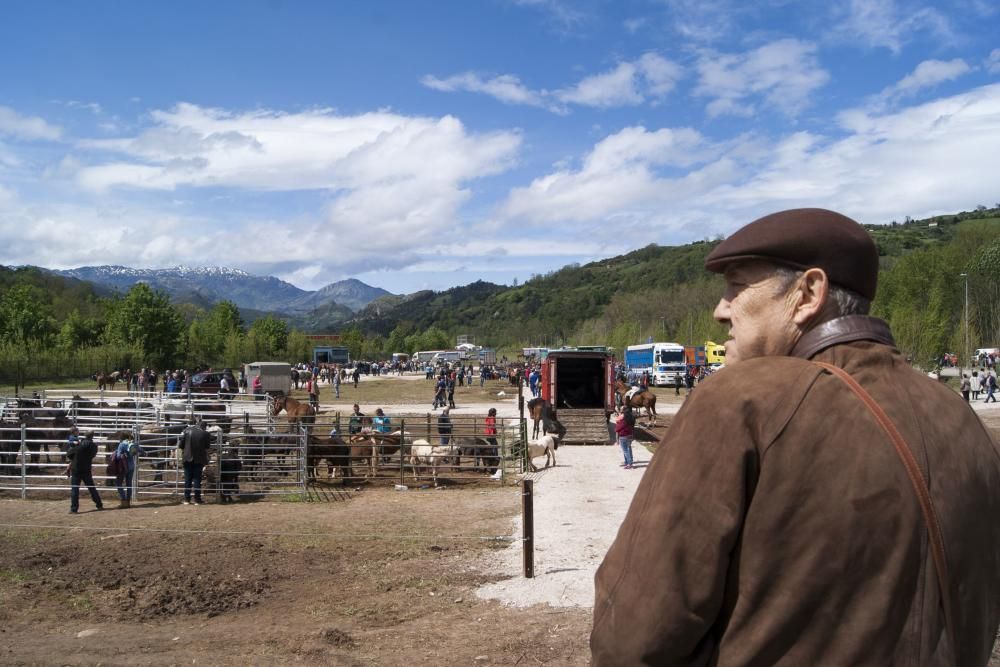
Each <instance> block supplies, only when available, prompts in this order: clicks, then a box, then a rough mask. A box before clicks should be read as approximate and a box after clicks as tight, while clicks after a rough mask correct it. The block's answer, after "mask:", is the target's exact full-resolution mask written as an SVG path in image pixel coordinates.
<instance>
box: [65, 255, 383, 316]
mask: <svg viewBox="0 0 1000 667" xmlns="http://www.w3.org/2000/svg"><path fill="white" fill-rule="evenodd" d="M53 273H57V274H59V275H62V276H69V277H72V278H79V279H80V280H88V281H90V282H93V283H96V284H98V285H103V286H106V287H111V288H114V289H118V290H120V291H122V292H125V291H127V290H128V289H129V288H130V287H132V286H133V285H135V284H136V283H140V282H143V283H146V284H148V285H149V286H150V287H153V288H154V289H159V290H163V291H164V292H166V293H167V294H169V295H170V296H171V297H172V298H181V299H185V300H186V299H187V298H188V297H190V295H191V294H196V295H198V296H199V297H201V298H203V299H205V300H207V301H208V302H211V303H214V302H217V301H222V300H224V299H225V300H229V301H232V302H233V303H235V304H236V305H237V306H239V307H240V308H252V309H254V310H262V311H276V312H282V313H305V312H309V311H311V310H314V309H316V308H319V307H322V306H325V305H328V304H331V303H337V304H340V305H344V306H347V307H349V308H351V309H352V310H358V309H361V308H363V307H364V306H366V305H367V304H368V303H370V302H371V301H374V300H375V299H376V298H378V297H379V296H382V295H385V294H389V292H387V291H386V290H384V289H381V288H378V287H372V286H371V285H366V284H365V283H363V282H361V281H360V280H355V279H349V280H341V281H339V282H335V283H331V284H329V285H327V286H326V287H323V288H321V289H319V290H316V291H308V290H303V289H299V288H298V287H296V286H295V285H292V284H291V283H287V282H285V281H284V280H280V279H278V278H275V277H274V276H255V275H252V274H249V273H247V272H246V271H241V270H239V269H229V268H225V267H190V266H176V267H173V268H169V269H134V268H131V267H128V266H83V267H80V268H76V269H66V270H63V271H53ZM342 299H343V300H342Z"/></svg>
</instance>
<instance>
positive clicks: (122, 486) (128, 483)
mask: <svg viewBox="0 0 1000 667" xmlns="http://www.w3.org/2000/svg"><path fill="white" fill-rule="evenodd" d="M129 463H131V461H130V462H129ZM134 475H135V468H133V467H132V466H131V465H129V466H128V468H127V469H126V470H125V474H124V475H123V476H122V477H119V478H118V480H117V482H118V497H119V498H121V499H122V500H131V499H132V477H133V476H134Z"/></svg>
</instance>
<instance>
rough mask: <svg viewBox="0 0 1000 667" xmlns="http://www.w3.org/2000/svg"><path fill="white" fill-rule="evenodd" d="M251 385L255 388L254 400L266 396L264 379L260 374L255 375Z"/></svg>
mask: <svg viewBox="0 0 1000 667" xmlns="http://www.w3.org/2000/svg"><path fill="white" fill-rule="evenodd" d="M250 387H251V388H252V389H253V395H254V399H253V400H255V401H259V400H261V399H263V398H264V381H263V380H261V379H260V374H257V375H254V376H253V380H252V381H251V382H250Z"/></svg>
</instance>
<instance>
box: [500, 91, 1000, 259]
mask: <svg viewBox="0 0 1000 667" xmlns="http://www.w3.org/2000/svg"><path fill="white" fill-rule="evenodd" d="M845 116H847V117H850V118H852V119H853V120H854V122H853V123H852V124H849V125H845V126H844V129H845V130H846V132H847V134H846V136H842V137H840V136H838V137H837V138H832V137H826V136H822V135H819V134H813V133H808V132H796V133H793V134H790V135H787V136H783V137H779V138H777V139H772V140H768V139H767V138H764V137H743V138H741V139H740V140H739V141H736V142H734V143H732V144H731V145H727V146H724V147H723V146H710V145H708V144H707V143H706V142H705V141H704V140H703V139H701V138H700V137H698V136H697V135H696V134H688V135H686V141H687V143H686V144H685V142H684V141H678V139H680V137H682V136H685V135H675V136H673V137H671V139H670V140H669V141H668V140H667V137H670V133H677V132H679V131H676V130H674V131H671V130H659V131H657V132H651V131H647V130H644V129H642V128H628V129H627V130H625V131H623V132H621V133H618V134H615V135H611V136H610V137H607V138H605V139H603V140H602V141H600V142H598V143H597V144H596V145H595V146H594V148H593V149H592V150H591V151H590V152H589V153H588V154H587V155H586V156H585V157H584V159H583V160H582V166H581V167H580V168H579V169H576V170H572V169H569V168H567V167H560V168H559V169H556V170H555V171H553V172H552V173H550V174H548V175H545V176H541V177H538V178H536V179H535V180H533V181H532V183H531V184H530V185H528V186H526V187H523V188H516V189H515V190H513V191H512V192H511V193H510V196H509V198H508V200H507V202H506V203H505V205H504V207H503V208H502V209H501V211H502V214H503V215H504V216H508V217H509V218H510V219H513V220H522V221H527V222H529V223H536V224H543V225H552V224H563V225H570V224H573V225H576V226H577V227H578V228H584V229H586V230H588V231H590V230H594V231H596V230H600V229H604V230H608V229H612V228H613V229H614V230H615V232H616V234H623V233H624V234H628V233H632V232H635V233H641V234H642V237H643V238H644V239H646V240H648V241H658V242H686V241H689V240H691V239H692V238H708V237H711V236H714V235H716V234H720V233H728V232H730V231H732V230H733V229H734V228H735V227H737V226H739V225H740V224H744V223H746V222H747V221H749V220H752V219H754V218H755V217H758V216H760V215H763V214H765V213H768V212H772V211H775V210H780V209H783V208H792V207H799V206H821V207H827V208H832V209H835V210H841V211H843V212H844V213H846V214H848V215H851V216H853V217H855V218H857V219H858V220H861V221H863V222H871V223H882V222H888V221H889V220H891V219H894V218H896V219H900V218H902V217H903V216H904V215H913V216H914V217H919V216H924V215H933V214H937V213H942V212H947V211H955V210H961V209H963V208H966V207H968V206H969V205H970V202H978V201H992V199H991V197H995V194H996V193H995V182H994V179H991V178H989V177H988V175H989V174H991V173H993V165H994V162H995V156H996V155H998V154H1000V84H996V85H992V86H985V87H981V88H977V89H974V90H971V91H969V92H967V93H964V94H961V95H955V96H952V97H947V98H941V99H937V100H934V101H931V102H927V103H924V104H920V105H916V106H913V107H910V108H907V109H903V110H899V111H896V112H892V113H876V112H872V111H869V110H863V109H862V110H855V111H854V113H853V114H846V115H845ZM687 132H690V131H687ZM678 155H685V156H687V158H688V160H687V162H681V161H678V159H677V156H678ZM678 167H681V168H678Z"/></svg>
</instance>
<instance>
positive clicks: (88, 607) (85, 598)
mask: <svg viewBox="0 0 1000 667" xmlns="http://www.w3.org/2000/svg"><path fill="white" fill-rule="evenodd" d="M69 603H70V605H71V606H72V607H73V609H75V610H77V611H93V609H94V600H93V599H92V598H91V597H90V593H80V594H79V595H74V596H72V597H70V598H69Z"/></svg>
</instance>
